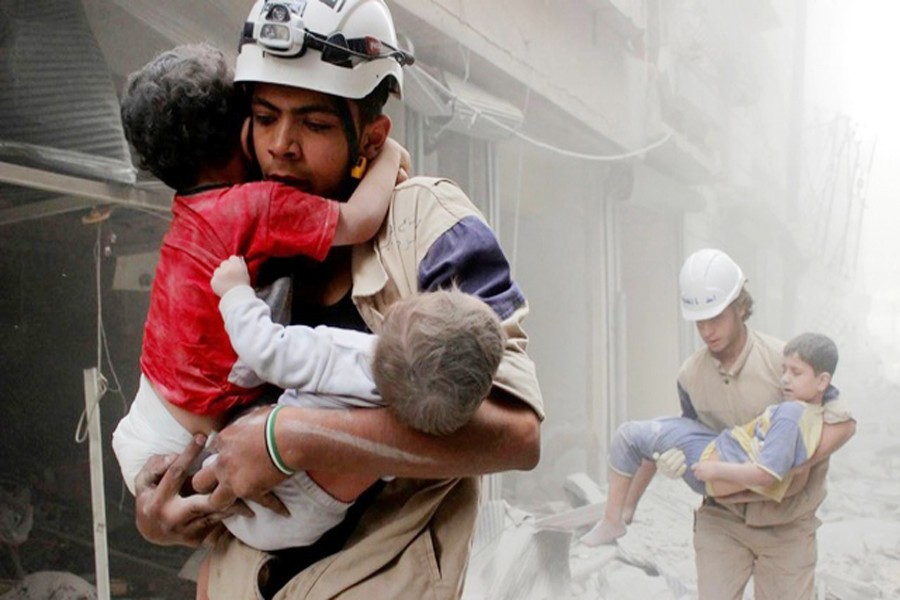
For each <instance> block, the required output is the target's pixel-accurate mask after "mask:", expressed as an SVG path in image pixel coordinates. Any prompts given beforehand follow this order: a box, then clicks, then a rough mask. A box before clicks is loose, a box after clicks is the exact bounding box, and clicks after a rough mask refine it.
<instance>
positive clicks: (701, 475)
mask: <svg viewBox="0 0 900 600" xmlns="http://www.w3.org/2000/svg"><path fill="white" fill-rule="evenodd" d="M718 467H719V465H718V463H716V462H715V461H712V460H701V461H698V462H696V463H694V466H693V467H691V470H692V471H693V472H694V477H696V478H697V479H698V480H700V481H711V480H713V479H717V477H716V475H717V474H718V471H719V469H718Z"/></svg>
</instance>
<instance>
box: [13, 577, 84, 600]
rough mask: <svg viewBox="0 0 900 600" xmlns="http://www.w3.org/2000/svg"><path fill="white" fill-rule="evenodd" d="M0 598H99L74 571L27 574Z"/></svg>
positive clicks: (26, 599) (17, 599)
mask: <svg viewBox="0 0 900 600" xmlns="http://www.w3.org/2000/svg"><path fill="white" fill-rule="evenodd" d="M0 600H97V591H96V590H95V589H94V586H93V585H91V584H90V583H88V582H87V581H85V580H84V579H82V578H81V577H78V576H77V575H73V574H72V573H67V572H63V571H38V572H36V573H31V574H30V575H26V576H25V577H24V578H23V579H22V580H21V581H20V582H19V583H18V584H16V587H14V588H13V589H11V590H9V591H8V592H6V593H5V594H3V595H2V596H0Z"/></svg>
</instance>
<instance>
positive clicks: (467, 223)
mask: <svg viewBox="0 0 900 600" xmlns="http://www.w3.org/2000/svg"><path fill="white" fill-rule="evenodd" d="M451 284H456V285H457V286H459V288H460V289H461V290H462V291H463V292H466V293H467V294H472V295H473V296H477V297H478V298H480V299H481V300H483V301H485V302H486V303H487V304H488V305H489V306H490V307H491V308H493V309H494V312H496V313H497V315H499V317H500V318H501V319H505V318H507V317H509V316H510V315H511V314H512V313H513V312H515V311H516V309H518V308H520V307H522V306H524V305H525V296H524V295H523V294H522V291H521V290H520V289H519V286H518V285H516V283H515V282H514V281H513V280H512V276H511V274H510V269H509V262H508V261H507V260H506V256H504V254H503V250H501V249H500V243H499V242H498V241H497V238H496V236H495V235H494V232H493V231H491V229H490V227H488V225H487V223H485V222H484V221H482V220H481V219H479V218H478V217H474V216H470V217H466V218H464V219H462V220H460V221H459V222H458V223H457V224H456V225H454V226H453V227H452V228H450V229H449V230H447V231H446V232H444V234H443V235H441V236H440V237H439V238H438V239H437V240H435V242H434V244H432V245H431V248H429V250H428V253H427V254H426V255H425V258H424V259H423V260H422V261H421V262H420V263H419V289H421V290H424V291H429V292H430V291H434V290H437V289H442V288H447V287H450V285H451Z"/></svg>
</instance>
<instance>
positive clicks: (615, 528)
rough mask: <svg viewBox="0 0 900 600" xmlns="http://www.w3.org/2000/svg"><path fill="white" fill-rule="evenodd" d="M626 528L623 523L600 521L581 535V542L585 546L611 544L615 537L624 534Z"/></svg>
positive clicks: (617, 537)
mask: <svg viewBox="0 0 900 600" xmlns="http://www.w3.org/2000/svg"><path fill="white" fill-rule="evenodd" d="M626 531H628V528H627V527H626V526H625V523H622V522H619V523H612V522H609V521H600V522H599V523H597V524H596V525H594V528H593V529H591V530H590V531H588V532H587V533H586V534H584V535H583V536H581V543H583V544H584V545H585V546H604V545H607V544H612V543H613V542H615V541H616V540H617V539H619V538H620V537H622V536H623V535H625V532H626Z"/></svg>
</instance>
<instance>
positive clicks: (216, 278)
mask: <svg viewBox="0 0 900 600" xmlns="http://www.w3.org/2000/svg"><path fill="white" fill-rule="evenodd" d="M249 284H250V275H249V273H248V272H247V267H246V265H245V263H244V261H243V259H242V258H240V257H238V256H231V257H229V258H228V259H226V260H224V261H222V263H221V264H220V265H219V267H218V268H217V269H216V270H215V271H214V272H213V276H212V279H211V280H210V285H211V287H212V289H213V291H214V292H215V293H216V294H217V295H218V296H220V297H221V301H220V302H219V311H220V312H221V313H222V318H223V320H224V322H225V330H226V331H227V333H228V337H229V339H230V341H231V345H232V347H233V348H234V351H235V353H236V354H237V355H238V356H239V357H240V358H241V361H242V362H243V363H244V364H246V365H247V366H248V367H250V369H252V370H253V372H254V373H256V374H257V375H258V376H259V377H260V378H262V379H263V380H265V381H267V382H269V383H272V384H274V385H277V386H278V387H281V388H296V389H299V390H300V391H302V392H315V393H326V394H335V395H339V396H351V397H358V398H363V399H366V400H369V401H372V400H377V399H378V398H379V396H378V395H377V394H376V393H375V381H374V380H373V378H372V373H371V367H370V361H371V356H372V349H373V344H374V339H375V336H373V335H371V334H367V333H362V332H359V331H349V330H343V329H336V328H330V327H317V328H315V329H313V328H311V327H306V326H303V325H295V326H292V327H285V326H283V325H280V324H278V323H275V322H273V321H272V317H271V309H270V308H269V306H268V305H267V304H266V303H265V302H263V301H262V300H260V299H259V298H258V297H257V296H256V293H255V292H254V291H253V288H251V287H250V285H249Z"/></svg>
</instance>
